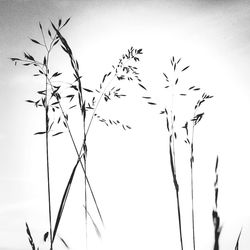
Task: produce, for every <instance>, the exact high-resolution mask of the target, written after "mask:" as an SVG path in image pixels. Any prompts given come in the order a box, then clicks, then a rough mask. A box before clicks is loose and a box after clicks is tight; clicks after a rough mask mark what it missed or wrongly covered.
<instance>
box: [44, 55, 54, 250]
mask: <svg viewBox="0 0 250 250" xmlns="http://www.w3.org/2000/svg"><path fill="white" fill-rule="evenodd" d="M48 62H49V52H48V53H47V57H46V82H45V84H46V92H45V122H46V165H47V184H48V203H49V227H50V249H51V250H53V240H52V219H51V217H52V216H51V214H52V212H51V188H50V168H49V103H48V80H47V79H48V77H47V74H48V71H49V70H48Z"/></svg>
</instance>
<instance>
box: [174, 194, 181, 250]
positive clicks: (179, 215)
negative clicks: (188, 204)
mask: <svg viewBox="0 0 250 250" xmlns="http://www.w3.org/2000/svg"><path fill="white" fill-rule="evenodd" d="M175 192H176V200H177V209H178V220H179V233H180V241H181V249H182V250H183V241H182V228H181V211H180V199H179V190H178V189H175Z"/></svg>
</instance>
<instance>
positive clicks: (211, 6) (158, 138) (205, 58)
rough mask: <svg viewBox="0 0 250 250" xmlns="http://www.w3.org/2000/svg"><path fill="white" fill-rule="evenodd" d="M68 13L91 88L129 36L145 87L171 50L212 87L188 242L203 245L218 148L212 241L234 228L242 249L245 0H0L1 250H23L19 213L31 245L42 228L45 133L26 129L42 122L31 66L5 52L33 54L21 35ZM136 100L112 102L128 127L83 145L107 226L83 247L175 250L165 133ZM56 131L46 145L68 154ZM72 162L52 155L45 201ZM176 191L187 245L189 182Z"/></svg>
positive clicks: (225, 239)
mask: <svg viewBox="0 0 250 250" xmlns="http://www.w3.org/2000/svg"><path fill="white" fill-rule="evenodd" d="M68 17H72V20H71V22H70V23H69V24H68V26H67V27H66V28H65V31H64V34H65V36H66V37H67V38H68V40H69V42H70V43H71V45H72V48H73V50H74V52H75V54H76V55H77V58H78V60H79V62H80V65H81V69H82V72H83V74H84V77H85V80H86V82H87V83H88V84H89V85H91V84H92V83H93V84H94V83H96V82H98V81H100V79H101V78H102V76H103V74H104V73H105V72H107V71H108V70H109V65H110V66H111V65H112V64H114V63H115V62H116V60H117V58H118V57H119V56H120V55H121V54H122V53H123V52H124V51H126V49H127V48H129V47H130V46H131V45H133V46H135V47H141V48H143V50H144V55H143V57H142V64H141V72H142V76H143V79H145V80H146V81H145V85H146V86H149V88H152V89H153V88H154V86H155V85H157V84H158V82H160V81H162V77H161V74H162V72H166V71H167V69H169V58H170V57H171V56H173V55H174V56H177V57H179V56H180V57H182V58H183V61H184V62H185V63H186V64H190V65H191V69H190V73H189V75H187V77H189V79H192V80H193V81H194V82H195V83H197V85H199V86H201V87H202V88H204V89H205V90H206V91H207V92H208V93H210V94H213V95H214V96H215V98H214V99H213V100H212V101H211V103H209V104H208V105H207V109H206V118H205V119H204V121H203V123H202V124H201V125H200V127H199V132H198V133H197V144H198V145H201V146H200V147H199V148H198V149H197V155H198V157H197V168H196V170H195V171H196V173H195V175H196V176H195V177H196V183H195V185H196V188H197V189H196V190H197V191H196V192H197V193H196V209H197V249H202V250H206V249H212V242H213V225H212V220H211V210H212V208H213V181H214V176H213V169H214V162H215V157H216V155H217V154H219V156H220V167H219V168H220V184H219V185H220V197H219V199H220V200H219V209H220V210H219V212H220V214H221V219H222V223H223V231H222V235H221V249H222V250H223V249H225V250H227V249H233V248H234V244H235V241H236V238H237V235H238V233H239V231H240V229H241V227H243V232H242V238H241V243H240V244H241V246H240V249H241V250H249V248H250V238H249V235H250V202H249V190H250V182H249V178H250V171H249V167H250V160H249V141H250V133H249V128H250V119H249V115H250V112H249V109H250V87H249V84H250V73H249V72H250V71H249V65H250V30H249V27H250V3H249V1H243V0H240V1H225V0H223V1H220V0H218V1H203V0H200V1H198V0H197V1H195V0H193V1H191V0H187V1H184V0H183V1H181V0H179V1H158V0H157V1H146V0H145V1H132V0H130V1H101V0H98V1H76V0H72V1H68V0H61V1H59V0H49V1H45V0H44V1H40V0H23V1H22V0H0V86H1V88H0V249H1V250H3V249H5V250H7V249H11V250H23V249H28V248H29V245H28V240H27V236H26V234H25V227H24V223H25V221H28V222H29V224H30V225H31V228H32V229H33V230H32V231H33V232H34V237H35V239H36V241H37V242H41V241H42V240H41V239H42V233H44V232H45V231H46V229H47V226H48V225H47V207H46V192H45V191H44V190H46V182H45V176H46V175H45V169H44V165H43V163H44V149H43V140H42V139H41V138H37V137H34V136H33V133H34V132H36V131H37V130H39V129H40V124H42V119H41V116H40V115H41V113H39V112H37V111H36V110H35V109H34V108H33V107H31V106H30V105H28V104H27V103H25V102H24V100H26V99H30V98H31V97H32V96H33V91H35V90H36V89H37V87H36V86H35V85H34V83H33V81H34V80H33V78H32V77H31V75H32V73H33V72H32V71H31V70H29V69H25V68H23V67H14V65H13V64H12V63H11V62H10V61H9V59H8V58H10V57H18V56H21V54H22V52H23V51H24V50H26V49H27V51H29V52H32V51H36V48H35V47H34V46H33V45H32V44H31V43H30V41H29V39H28V37H32V38H38V37H39V29H38V22H39V21H40V22H41V23H43V25H44V26H46V25H49V20H50V19H51V20H57V18H64V19H66V18H68ZM34 53H35V52H34ZM58 65H59V66H60V67H62V68H64V67H65V65H64V64H61V63H60V62H59V61H58ZM156 95H157V93H156ZM140 103H141V102H138V103H137V101H136V100H134V99H132V100H131V103H129V104H127V105H124V106H121V107H120V109H119V110H122V112H120V111H119V110H118V111H117V113H119V114H120V115H121V117H124V119H126V118H127V119H128V120H129V121H130V122H131V123H132V126H133V127H135V129H133V131H131V132H129V133H123V132H122V131H119V130H115V131H113V130H108V131H107V130H105V128H103V127H102V126H100V125H97V124H96V127H95V129H94V131H95V133H93V135H92V140H91V142H90V145H91V146H92V147H93V148H94V149H95V150H96V151H95V152H99V153H98V157H96V155H94V154H91V153H90V155H89V158H90V160H89V161H90V166H91V167H90V168H91V170H90V175H91V179H93V185H94V187H95V191H96V194H97V197H99V200H100V206H101V208H102V210H103V214H104V217H105V222H106V230H104V236H103V240H102V241H100V240H98V239H97V238H95V236H94V234H93V235H90V237H91V242H92V243H90V249H111V250H112V249H121V250H123V249H131V250H133V249H157V250H158V249H159V250H160V249H179V242H178V228H177V217H176V211H175V197H174V190H173V185H172V180H171V173H170V172H169V167H168V159H165V158H166V157H165V156H164V155H165V149H166V145H165V142H166V141H164V140H162V137H163V136H162V135H163V134H164V132H165V130H164V127H163V125H162V123H161V120H160V119H159V117H158V116H156V115H153V112H152V113H150V112H149V113H148V112H146V108H147V107H146V108H145V106H143V105H141V104H140ZM136 105H137V106H136ZM127 106H128V107H127ZM135 106H136V108H135ZM126 110H134V112H132V113H134V114H131V112H128V111H126ZM138 114H139V115H138ZM139 117H140V119H138V118H139ZM152 131H154V132H152ZM92 132H93V131H92ZM99 138H103V139H102V140H101V141H100V140H99ZM60 140H61V139H58V141H57V143H58V144H56V143H55V148H57V149H58V147H59V149H60V147H61V148H62V149H61V150H62V153H64V152H69V153H71V152H72V148H71V147H70V146H67V145H64V146H62V144H60V143H61V142H62V141H63V140H62V141H60ZM131 141H132V142H133V143H132V145H131ZM104 142H105V143H104ZM145 142H147V143H148V145H146V143H145ZM59 145H60V146H59ZM156 145H157V146H158V148H156ZM151 147H153V148H154V150H153V151H152V148H151ZM105 149H109V151H105ZM62 155H63V154H62ZM124 155H126V157H125V156H124ZM100 159H101V160H100ZM72 161H74V158H73V159H71V158H69V159H61V158H60V157H59V158H56V160H55V163H57V164H55V165H59V167H57V168H56V167H55V170H54V172H53V173H52V178H53V180H54V182H53V184H52V190H53V191H54V192H53V191H52V192H53V199H54V201H55V203H54V206H58V202H59V198H60V196H61V190H62V188H63V186H64V183H65V181H66V179H67V174H68V173H69V171H70V168H71V167H70V165H71V164H72V163H71V162H72ZM117 162H119V164H118V165H117ZM62 163H68V165H69V168H68V170H67V171H63V170H62V168H60V167H61V165H62ZM57 171H60V175H58V174H57V173H58V172H57ZM181 173H183V175H181ZM81 180H82V179H81V178H79V180H77V183H78V184H76V185H75V188H74V190H73V191H72V193H74V195H72V198H71V202H72V203H71V204H72V205H69V206H68V207H67V211H65V219H64V220H63V222H62V225H61V228H60V230H59V233H60V234H61V235H62V236H63V237H64V238H65V239H66V240H67V242H68V243H69V245H70V246H71V247H72V249H80V248H83V246H84V239H83V238H82V237H83V231H82V230H83V225H82V222H81V221H80V219H79V218H82V220H83V214H82V211H81V209H80V206H81V204H82V203H81V200H79V197H80V196H81V193H80V192H78V191H77V190H78V189H77V185H80V183H81ZM180 182H181V185H183V186H184V187H188V185H189V168H188V166H184V167H183V169H182V170H180ZM181 188H182V186H181ZM181 192H182V193H181V199H182V201H183V204H184V205H183V210H184V211H183V217H184V219H183V223H184V235H185V236H184V245H185V249H192V248H191V246H192V244H191V221H190V218H189V217H190V203H189V202H190V201H189V190H188V189H186V188H183V190H182V191H181ZM54 213H55V211H54ZM81 216H82V217H81ZM74 229H76V233H72V232H74ZM42 247H44V248H42ZM42 247H41V249H45V248H46V246H42ZM61 248H62V246H60V243H58V249H61Z"/></svg>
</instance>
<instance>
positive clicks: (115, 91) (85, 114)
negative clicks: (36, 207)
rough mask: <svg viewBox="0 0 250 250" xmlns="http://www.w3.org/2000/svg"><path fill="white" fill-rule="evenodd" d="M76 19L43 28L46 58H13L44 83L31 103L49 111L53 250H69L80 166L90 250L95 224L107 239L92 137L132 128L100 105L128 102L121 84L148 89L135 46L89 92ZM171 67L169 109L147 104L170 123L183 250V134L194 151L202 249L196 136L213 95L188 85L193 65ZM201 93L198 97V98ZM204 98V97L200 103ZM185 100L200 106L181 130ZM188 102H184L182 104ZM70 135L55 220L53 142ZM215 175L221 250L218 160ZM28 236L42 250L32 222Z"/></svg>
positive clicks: (48, 237)
mask: <svg viewBox="0 0 250 250" xmlns="http://www.w3.org/2000/svg"><path fill="white" fill-rule="evenodd" d="M69 21H70V19H67V20H66V21H64V22H63V21H62V20H61V19H59V21H58V23H57V24H55V23H53V22H51V27H50V28H49V29H46V30H45V29H44V27H43V26H42V25H41V24H40V23H39V29H40V33H41V39H40V40H41V41H40V40H39V39H33V38H31V39H30V40H31V42H32V43H33V44H35V45H37V46H39V47H40V48H41V49H42V50H43V56H42V59H36V58H35V57H33V56H32V55H31V54H29V53H27V52H24V57H23V58H11V60H12V61H13V62H14V63H15V64H22V65H23V66H30V67H33V68H34V69H35V74H34V77H38V78H39V79H43V80H42V81H43V85H44V86H43V88H42V89H41V90H38V91H37V94H38V96H39V97H38V99H36V100H27V102H29V103H31V104H33V105H34V106H35V107H37V108H42V109H43V110H44V125H43V126H44V129H43V130H42V131H39V132H36V133H35V135H43V136H44V137H45V152H46V174H47V190H46V192H47V199H48V224H49V226H48V228H49V230H48V232H45V233H44V235H43V240H44V242H48V241H49V245H50V250H53V247H54V241H55V239H56V238H58V239H59V240H61V242H62V243H63V244H64V246H65V247H66V248H69V246H68V244H67V243H66V241H65V240H64V239H63V238H61V237H59V236H58V234H57V233H58V228H59V225H60V222H61V220H62V216H63V212H64V209H65V205H66V203H67V201H68V196H69V193H70V190H71V187H72V183H73V180H74V177H75V174H76V170H77V168H78V166H79V165H80V167H81V169H82V171H83V173H84V180H83V185H84V194H83V197H84V204H83V210H84V224H85V237H84V238H85V242H86V249H87V247H88V244H87V242H88V241H87V239H88V231H89V225H92V226H93V227H94V230H95V232H96V234H97V235H98V236H99V237H101V230H100V228H99V224H102V225H104V219H103V216H102V213H101V209H100V208H99V205H98V202H97V198H96V196H95V193H94V191H93V187H92V185H91V182H90V180H89V177H88V168H87V165H88V164H87V159H88V138H89V132H90V130H91V128H92V126H93V122H94V120H97V121H99V122H101V123H102V124H104V125H105V126H108V127H109V126H111V127H112V126H118V127H120V128H122V129H124V130H129V129H131V126H130V125H128V124H126V123H123V122H121V121H120V120H117V119H113V118H110V117H104V116H102V113H101V111H100V106H103V105H104V104H105V103H107V102H111V101H112V100H113V99H122V98H124V97H126V94H125V93H124V92H123V88H122V84H120V83H121V82H124V81H130V82H136V83H137V85H138V86H139V87H140V88H141V89H143V90H144V91H147V89H146V87H145V86H144V85H143V84H142V81H141V79H140V75H139V73H138V68H137V67H136V66H135V64H136V63H137V62H138V61H139V60H140V56H141V54H142V53H143V52H142V49H135V48H133V47H131V48H130V49H128V51H127V52H126V53H124V54H123V55H122V56H121V57H120V58H119V60H118V63H117V64H115V65H113V66H112V68H111V70H110V71H109V72H107V73H106V74H104V76H103V78H102V80H101V81H100V84H99V85H98V86H97V87H92V88H87V87H86V86H85V83H84V82H83V81H82V79H83V76H82V74H81V70H80V65H79V62H78V60H77V59H76V57H75V55H74V53H73V50H72V48H71V47H70V45H69V42H68V41H67V40H66V38H65V37H64V35H63V34H62V30H63V28H64V27H65V26H66V25H67V24H68V22H69ZM55 47H58V49H61V51H62V52H63V53H65V54H66V55H67V57H68V59H69V63H68V65H69V70H70V71H71V72H72V75H73V79H72V81H71V82H64V81H61V80H60V81H58V80H57V79H58V78H60V79H62V77H63V76H64V72H60V71H58V70H54V68H57V67H58V66H57V65H52V63H51V57H55V55H54V54H52V52H53V50H54V48H55ZM170 63H171V69H172V70H171V73H170V74H166V73H163V76H164V80H165V81H164V86H163V88H164V91H166V93H167V94H168V102H169V103H168V104H166V103H164V104H163V105H160V104H158V102H155V101H154V100H153V98H152V97H151V96H149V95H146V96H143V99H144V100H146V102H147V104H149V105H151V106H156V107H157V108H159V112H160V114H161V115H162V116H163V119H164V123H166V131H167V135H168V142H167V144H168V151H167V155H168V156H169V163H170V164H169V166H170V170H171V174H172V179H173V186H174V191H175V196H176V210H177V220H178V230H179V244H180V248H181V249H182V250H183V249H184V248H185V245H184V242H183V229H182V228H183V227H182V226H183V225H182V203H181V199H180V190H181V189H180V183H179V179H178V172H177V170H178V168H177V165H178V164H177V158H178V157H179V155H180V153H179V151H178V147H177V145H179V144H180V143H182V142H183V140H179V137H180V138H182V136H181V133H182V132H180V131H181V130H182V131H183V129H184V131H185V135H184V142H185V143H186V144H187V146H188V150H187V151H188V154H189V162H188V164H187V165H189V166H190V189H191V195H190V200H191V218H192V220H191V221H192V247H193V249H194V250H195V249H196V237H195V230H196V228H195V206H194V204H195V203H194V200H195V197H194V188H195V186H194V164H195V140H194V139H195V131H196V127H197V125H198V124H199V122H200V121H201V120H202V118H203V117H204V112H202V111H200V110H201V106H203V105H202V104H203V103H204V102H205V101H207V100H208V99H211V98H212V96H210V95H208V94H206V93H202V94H200V93H201V90H200V88H199V87H197V86H185V84H184V80H183V78H184V77H182V76H183V75H185V73H186V71H187V70H188V69H189V66H186V65H182V62H181V59H178V60H177V59H176V58H175V57H172V58H171V60H170ZM169 75H170V76H169ZM194 93H195V95H193V94H194ZM197 96H198V98H197ZM179 98H191V99H192V100H193V99H194V98H195V101H194V103H195V105H194V108H193V112H192V115H191V116H190V119H189V120H188V121H185V122H184V123H185V124H184V126H179V125H177V120H178V124H180V123H181V122H180V121H181V120H182V117H180V116H179V114H178V111H177V106H178V99H179ZM182 102H183V101H182ZM73 110H76V111H77V112H78V116H79V117H80V118H79V120H81V131H80V133H79V134H77V137H78V138H81V144H80V147H78V146H77V143H76V136H74V131H73V129H72V123H74V121H73V120H71V112H72V111H73ZM63 133H66V134H67V135H68V136H69V138H70V140H71V142H72V145H73V148H74V150H75V154H76V159H75V162H74V164H73V167H72V170H71V173H70V175H69V177H68V180H67V183H66V185H65V188H64V190H62V193H63V195H62V198H61V200H60V205H59V208H58V210H57V212H56V217H55V218H52V209H54V210H56V207H55V206H52V205H53V201H52V199H51V193H52V192H53V190H51V183H52V182H53V180H52V179H51V175H50V173H51V168H52V167H53V166H51V155H53V154H51V148H50V141H51V140H52V138H53V137H56V136H60V135H61V134H63ZM215 175H216V180H215V183H214V193H215V206H214V209H213V211H212V218H213V224H214V247H213V249H214V250H219V239H220V235H221V231H222V225H221V219H220V216H219V212H218V193H219V189H218V157H217V160H216V165H215ZM90 199H91V200H92V202H94V206H95V210H96V212H97V214H98V217H99V222H98V223H97V222H96V221H95V219H94V218H93V216H92V211H90V208H89V201H90ZM26 233H27V235H28V241H29V244H30V247H31V249H32V250H37V249H39V247H38V246H36V244H35V242H34V239H33V236H32V233H31V230H30V228H29V225H28V223H26ZM240 236H241V231H240V233H239V235H238V238H237V242H236V245H235V250H239V240H240Z"/></svg>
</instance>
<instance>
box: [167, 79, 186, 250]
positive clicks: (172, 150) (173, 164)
mask: <svg viewBox="0 0 250 250" xmlns="http://www.w3.org/2000/svg"><path fill="white" fill-rule="evenodd" d="M171 104H172V108H171V132H170V135H169V154H170V165H171V171H172V176H173V182H174V187H175V193H176V201H177V211H178V223H179V234H180V243H181V249H182V250H183V239H182V226H181V209H180V199H179V185H178V181H177V176H176V161H175V131H174V122H175V116H174V115H173V113H174V112H173V110H174V84H172V98H171Z"/></svg>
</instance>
